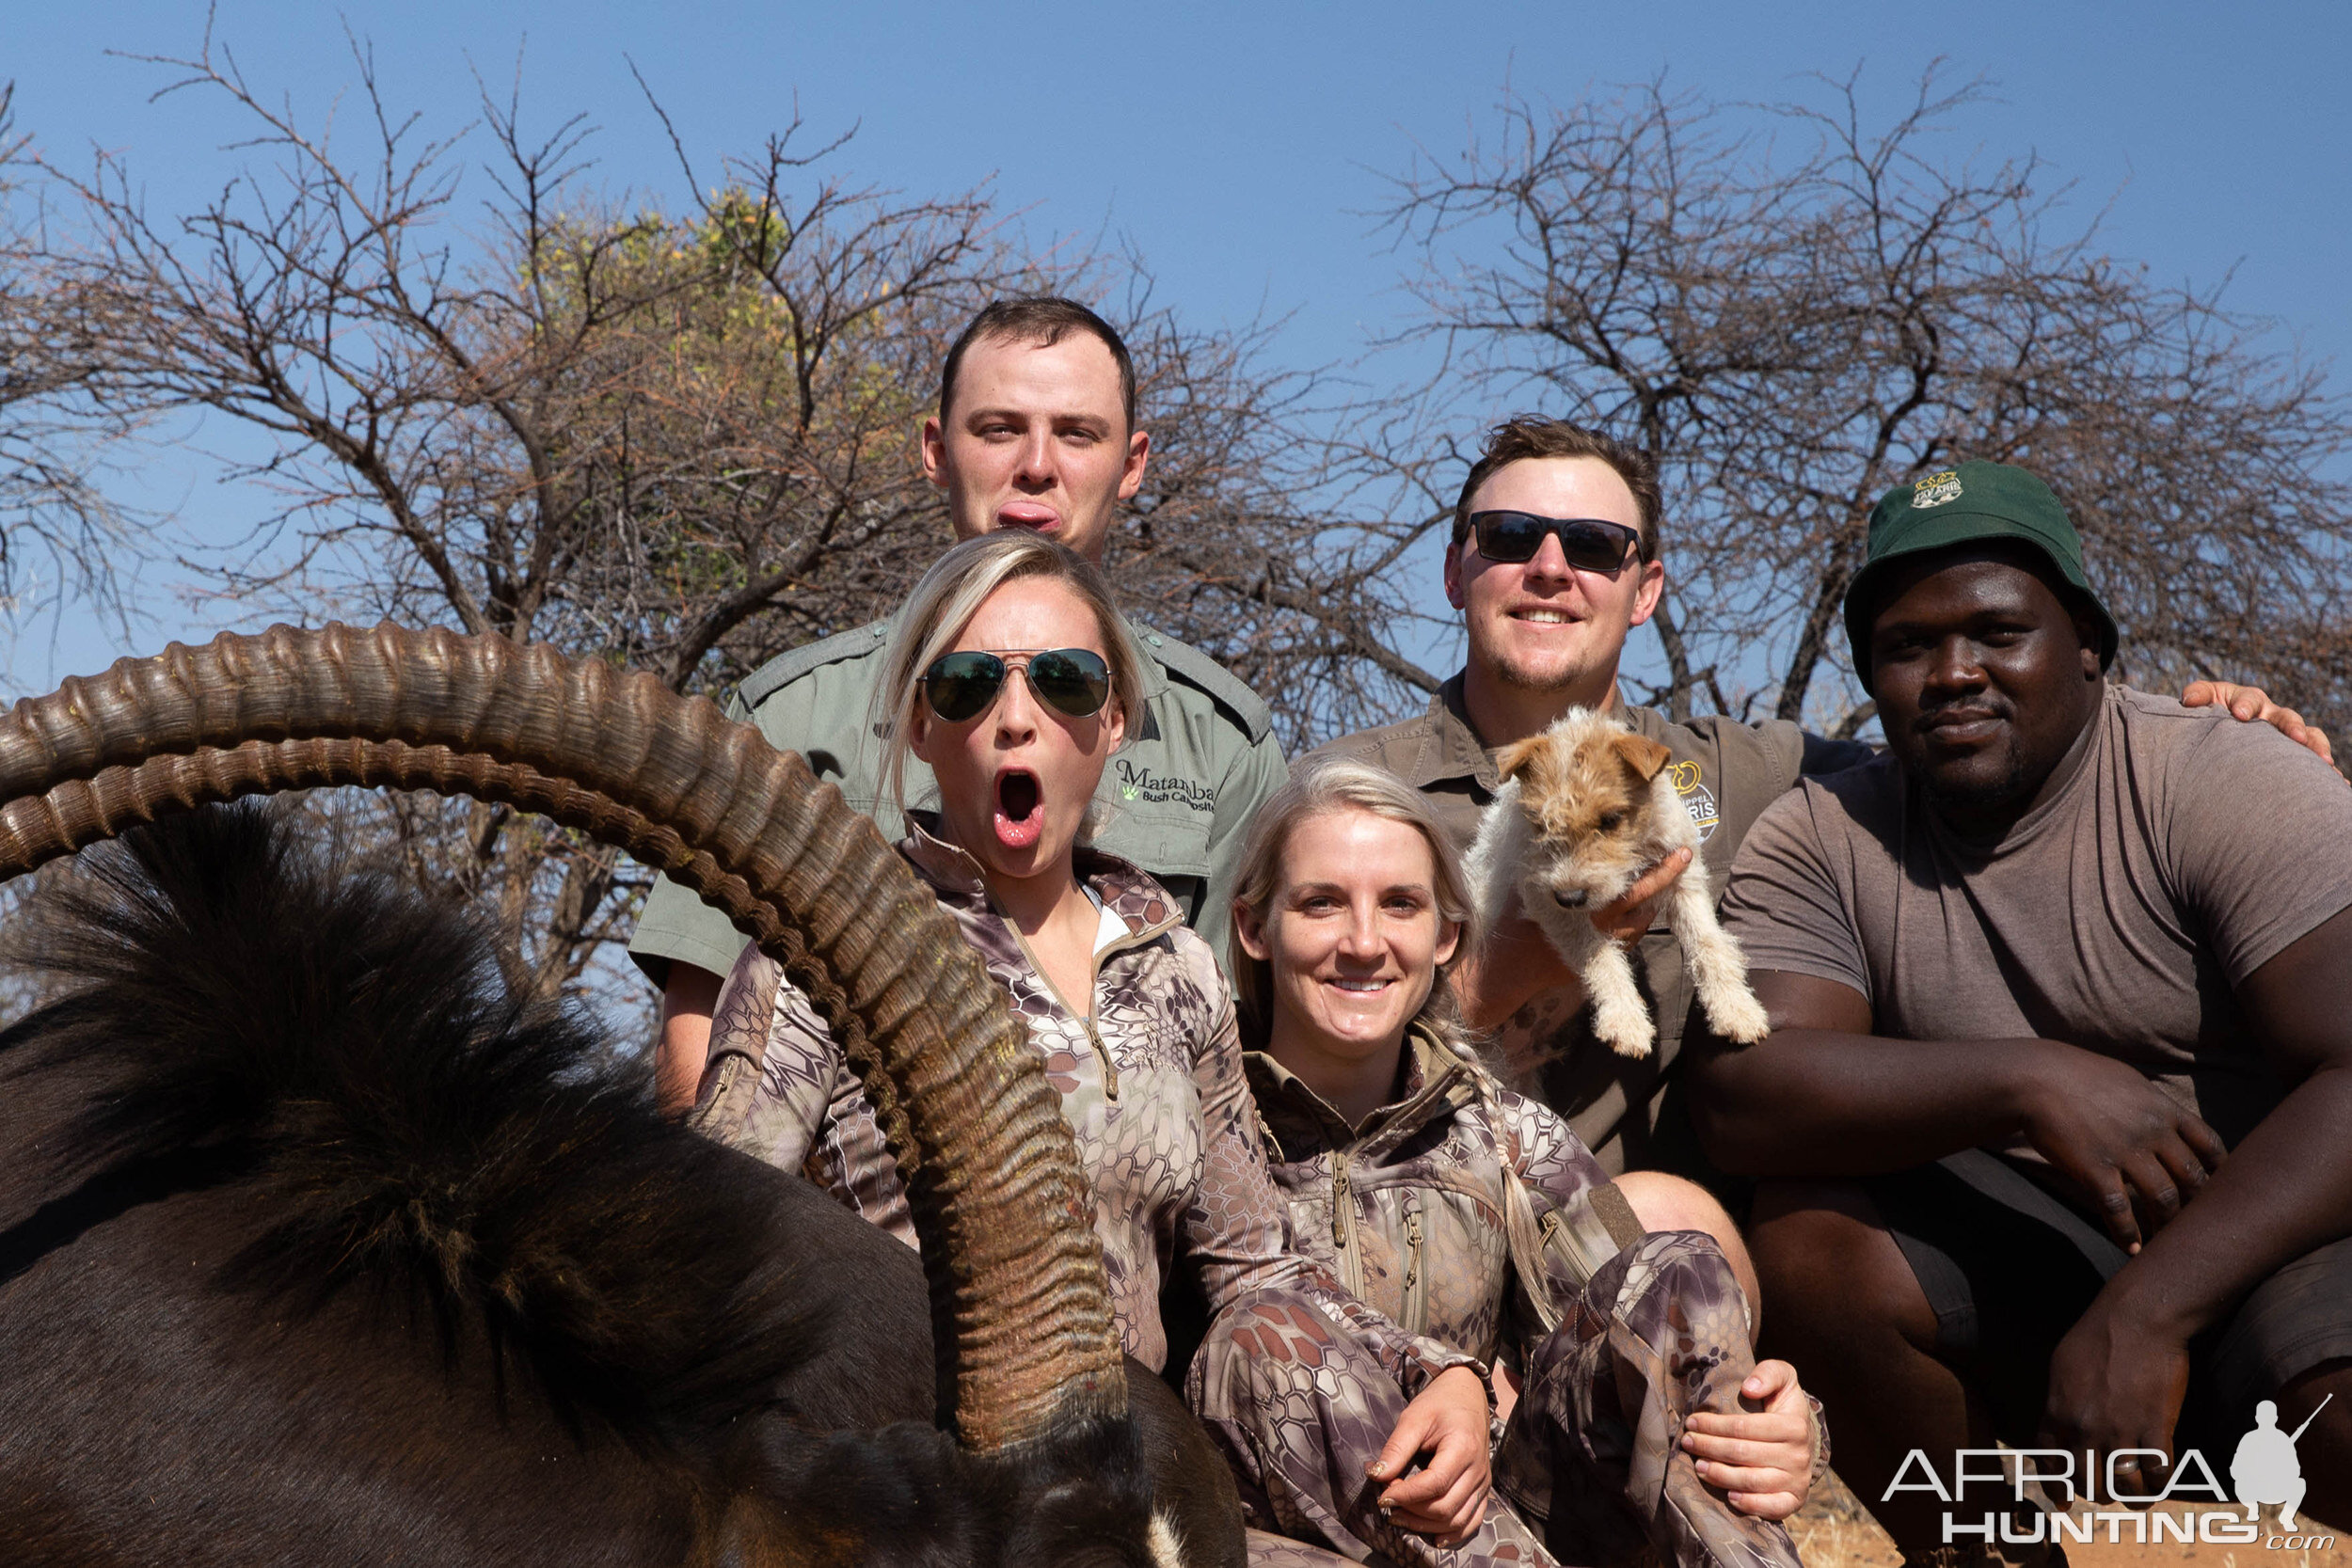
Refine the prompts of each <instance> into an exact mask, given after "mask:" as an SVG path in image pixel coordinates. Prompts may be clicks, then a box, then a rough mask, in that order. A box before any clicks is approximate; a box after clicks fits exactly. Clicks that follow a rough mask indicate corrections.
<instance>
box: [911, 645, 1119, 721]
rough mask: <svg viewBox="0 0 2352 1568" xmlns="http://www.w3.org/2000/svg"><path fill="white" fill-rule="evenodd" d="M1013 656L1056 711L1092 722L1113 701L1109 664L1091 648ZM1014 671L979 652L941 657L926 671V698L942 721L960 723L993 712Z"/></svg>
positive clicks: (1063, 649)
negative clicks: (1006, 678) (999, 695)
mask: <svg viewBox="0 0 2352 1568" xmlns="http://www.w3.org/2000/svg"><path fill="white" fill-rule="evenodd" d="M1013 657H1016V658H1020V659H1023V660H1024V662H1023V663H1022V664H1021V665H1019V666H1017V668H1019V669H1021V670H1022V671H1023V672H1024V673H1025V674H1026V675H1027V676H1028V679H1029V689H1030V690H1031V691H1034V692H1036V693H1037V696H1038V700H1039V701H1040V702H1041V703H1043V704H1044V705H1046V706H1048V707H1050V708H1052V709H1054V710H1055V711H1056V712H1057V713H1066V714H1068V715H1069V716H1070V717H1071V718H1073V719H1091V718H1092V717H1094V715H1096V714H1098V713H1100V712H1102V711H1103V705H1104V703H1106V702H1108V701H1110V695H1111V672H1110V666H1109V665H1107V664H1104V662H1103V656H1102V655H1101V654H1098V653H1095V652H1094V651H1092V650H1091V649H1089V648H1048V649H1046V650H1045V651H1044V652H1042V653H1034V654H1026V655H1024V654H1022V653H1019V652H1015V653H1014V655H1013ZM1013 668H1016V666H1013V665H1009V664H1007V663H1006V662H1005V661H1004V660H1003V659H1001V658H999V657H996V656H995V655H994V654H990V653H982V652H979V651H978V650H977V649H974V650H970V651H967V652H964V653H960V654H942V655H940V656H939V657H937V658H936V659H933V660H932V661H931V667H930V669H928V670H926V671H924V672H923V698H924V700H925V701H926V702H928V703H930V705H931V711H932V712H933V713H935V714H937V715H939V717H940V718H942V719H945V720H946V721H947V722H948V723H950V724H961V723H962V722H963V721H965V720H966V719H977V718H978V717H979V716H980V715H981V714H983V713H986V712H987V711H988V707H989V705H990V704H991V703H993V702H994V701H995V700H996V693H997V692H999V691H1001V690H1003V689H1004V687H1005V673H1006V672H1007V671H1008V670H1010V669H1013Z"/></svg>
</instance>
